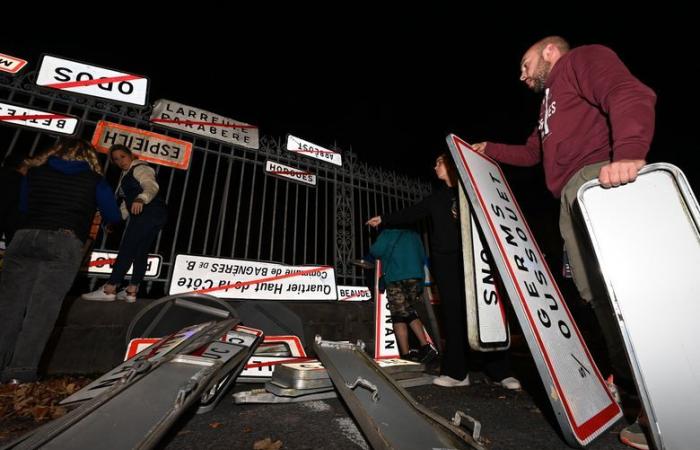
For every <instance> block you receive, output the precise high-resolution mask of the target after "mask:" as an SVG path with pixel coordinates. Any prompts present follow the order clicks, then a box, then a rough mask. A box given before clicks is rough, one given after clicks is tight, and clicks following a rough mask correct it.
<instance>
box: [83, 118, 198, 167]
mask: <svg viewBox="0 0 700 450" xmlns="http://www.w3.org/2000/svg"><path fill="white" fill-rule="evenodd" d="M114 144H123V145H126V146H127V147H129V149H130V150H131V151H132V152H134V153H136V154H137V155H138V156H139V159H143V160H144V161H148V162H152V163H155V164H160V165H163V166H168V167H174V168H176V169H183V170H187V168H188V167H189V166H190V159H191V157H192V143H191V142H187V141H182V140H180V139H175V138H172V137H170V136H166V135H164V134H158V133H153V132H151V131H146V130H141V129H139V128H133V127H127V126H126V125H121V124H118V123H112V122H107V121H104V120H100V121H99V122H97V127H96V128H95V134H93V135H92V145H94V146H95V148H96V149H97V150H98V151H100V152H102V153H108V152H109V148H110V147H111V146H113V145H114Z"/></svg>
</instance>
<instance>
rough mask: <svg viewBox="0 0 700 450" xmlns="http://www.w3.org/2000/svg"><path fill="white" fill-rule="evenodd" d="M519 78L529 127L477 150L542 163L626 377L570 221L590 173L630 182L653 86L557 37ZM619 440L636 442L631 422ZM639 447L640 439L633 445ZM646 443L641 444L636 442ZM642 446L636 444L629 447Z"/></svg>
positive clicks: (645, 146)
mask: <svg viewBox="0 0 700 450" xmlns="http://www.w3.org/2000/svg"><path fill="white" fill-rule="evenodd" d="M520 80H521V81H522V82H523V83H525V84H526V85H527V87H528V88H530V89H531V90H533V91H535V92H537V93H543V94H544V98H543V99H542V106H541V108H540V117H539V122H538V125H537V127H535V130H534V131H533V132H532V134H531V135H530V137H529V138H528V139H527V142H526V143H525V144H524V145H507V144H500V143H496V142H480V143H478V144H474V145H473V146H472V147H473V148H474V150H476V151H477V152H479V153H483V154H486V155H487V156H489V157H491V158H493V159H495V160H496V161H500V162H503V163H506V164H512V165H516V166H534V165H536V164H538V163H540V162H542V163H543V165H544V173H545V181H546V183H547V187H548V188H549V190H550V191H551V192H552V194H553V195H554V196H555V197H558V198H561V208H560V216H559V228H560V231H561V235H562V238H563V239H564V247H565V250H566V253H567V255H568V257H569V263H570V267H571V271H572V275H573V279H574V283H575V284H576V287H577V289H578V292H579V294H580V295H581V298H583V299H584V300H585V301H586V302H589V303H590V304H591V306H592V307H593V311H594V312H595V315H596V318H597V320H598V322H599V324H600V327H601V331H602V332H603V333H602V334H603V337H604V339H605V342H606V346H607V348H608V354H609V358H610V363H611V366H612V369H613V371H614V372H615V375H616V376H617V377H618V380H619V379H621V378H622V379H623V380H630V381H631V375H630V372H629V369H628V367H627V366H626V363H625V362H626V359H627V358H626V355H625V351H624V348H623V346H622V343H621V339H620V336H619V332H618V327H617V324H616V323H615V320H614V316H613V312H612V309H611V307H610V304H609V303H608V301H607V296H606V294H605V291H604V288H603V285H602V283H601V280H600V276H599V275H598V272H597V268H596V267H591V261H595V258H594V256H593V255H592V253H591V250H590V248H589V247H588V243H587V238H586V232H585V228H584V227H583V226H582V225H580V224H579V223H577V221H576V220H575V219H576V218H575V213H576V211H577V210H576V207H575V206H574V205H575V203H576V194H577V192H578V190H579V188H580V187H581V186H582V185H583V184H584V183H585V182H586V181H589V180H592V179H595V178H598V180H599V181H600V183H601V184H602V185H603V186H604V187H616V186H620V185H624V184H626V183H631V182H633V181H634V180H635V179H636V177H637V173H638V171H639V170H640V169H641V168H642V166H644V164H645V158H646V155H647V153H648V152H649V146H650V144H651V140H652V137H653V135H654V120H655V109H654V108H655V103H656V95H655V94H654V92H653V91H652V90H651V89H650V88H649V87H647V86H645V85H644V84H643V83H642V82H640V81H639V80H638V79H637V78H635V77H634V76H633V75H632V74H631V73H630V71H629V70H628V69H627V67H625V65H624V64H623V63H622V61H620V59H619V58H618V56H617V55H616V54H615V53H614V52H613V51H612V50H610V49H609V48H607V47H603V46H601V45H586V46H582V47H577V48H574V49H571V48H570V47H569V43H568V42H567V41H566V40H564V39H563V38H561V37H559V36H549V37H546V38H544V39H541V40H540V41H538V42H537V43H535V44H534V45H532V46H531V47H530V48H529V49H528V50H527V51H526V52H525V54H524V56H523V58H522V60H521V61H520ZM628 431H629V430H625V432H623V433H622V434H621V438H622V440H623V442H625V440H628V441H629V442H625V443H627V444H629V445H633V443H632V442H636V441H639V442H641V441H642V440H644V435H643V434H642V433H641V431H640V430H639V427H638V426H635V427H634V429H633V430H632V431H634V432H636V436H631V435H630V433H629V432H628ZM640 445H642V444H640ZM643 445H646V443H643ZM637 448H642V447H637Z"/></svg>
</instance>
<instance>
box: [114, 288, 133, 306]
mask: <svg viewBox="0 0 700 450" xmlns="http://www.w3.org/2000/svg"><path fill="white" fill-rule="evenodd" d="M117 300H123V301H125V302H127V303H134V302H135V301H136V293H135V292H129V291H128V290H127V289H126V288H124V289H122V290H121V291H119V292H118V293H117Z"/></svg>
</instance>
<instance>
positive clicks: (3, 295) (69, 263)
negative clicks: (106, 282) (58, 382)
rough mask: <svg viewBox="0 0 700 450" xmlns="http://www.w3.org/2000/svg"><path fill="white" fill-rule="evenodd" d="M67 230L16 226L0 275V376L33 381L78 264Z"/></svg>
mask: <svg viewBox="0 0 700 450" xmlns="http://www.w3.org/2000/svg"><path fill="white" fill-rule="evenodd" d="M82 246H83V243H82V242H81V241H80V239H78V238H77V237H75V235H74V234H73V233H72V232H70V231H53V230H19V231H17V233H16V234H15V236H14V238H13V239H12V242H11V243H10V246H9V247H8V248H7V251H6V252H5V259H4V263H3V264H4V268H3V271H2V279H1V280H0V370H2V373H1V375H0V379H1V380H2V381H7V380H9V379H12V378H17V379H19V380H20V381H34V380H36V378H37V368H38V366H39V360H40V359H41V355H42V353H43V352H44V347H46V343H47V342H48V340H49V337H50V336H51V332H52V331H53V328H54V325H55V324H56V319H57V318H58V314H59V312H60V311H61V305H62V304H63V299H64V298H65V296H66V294H67V293H68V290H69V289H70V287H71V285H72V284H73V280H74V279H75V275H76V274H77V273H78V270H79V268H80V262H81V259H82Z"/></svg>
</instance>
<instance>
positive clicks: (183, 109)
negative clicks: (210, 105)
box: [151, 99, 259, 149]
mask: <svg viewBox="0 0 700 450" xmlns="http://www.w3.org/2000/svg"><path fill="white" fill-rule="evenodd" d="M151 122H153V123H157V124H159V125H163V126H165V127H169V128H175V129H176V130H182V131H186V132H188V133H193V134H197V135H199V136H204V137H206V138H210V139H217V140H219V141H223V142H226V143H229V144H234V145H240V146H241V147H247V148H252V149H257V148H258V146H259V144H258V127H256V126H255V125H250V124H247V123H244V122H240V121H238V120H233V119H229V118H228V117H224V116H220V115H218V114H216V113H213V112H209V111H205V110H203V109H199V108H194V107H192V106H187V105H183V104H181V103H177V102H174V101H172V100H165V99H158V100H156V102H155V104H154V105H153V111H152V112H151Z"/></svg>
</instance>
